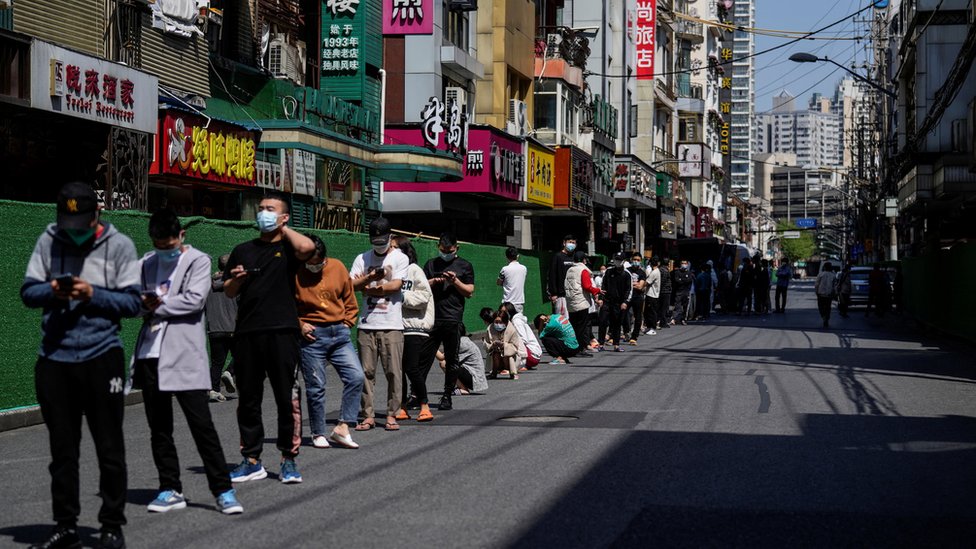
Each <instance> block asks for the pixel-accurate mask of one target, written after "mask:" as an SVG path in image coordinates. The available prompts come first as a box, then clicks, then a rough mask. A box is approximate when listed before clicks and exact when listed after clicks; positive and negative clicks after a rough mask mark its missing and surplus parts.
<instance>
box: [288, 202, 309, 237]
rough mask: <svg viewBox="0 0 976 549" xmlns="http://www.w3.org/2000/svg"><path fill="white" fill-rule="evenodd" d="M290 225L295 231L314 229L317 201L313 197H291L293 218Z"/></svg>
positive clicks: (289, 222)
mask: <svg viewBox="0 0 976 549" xmlns="http://www.w3.org/2000/svg"><path fill="white" fill-rule="evenodd" d="M288 225H290V226H291V227H292V228H294V229H299V228H301V229H311V228H312V227H314V226H315V199H314V198H312V197H311V196H302V195H297V194H293V195H291V216H290V219H289V221H288Z"/></svg>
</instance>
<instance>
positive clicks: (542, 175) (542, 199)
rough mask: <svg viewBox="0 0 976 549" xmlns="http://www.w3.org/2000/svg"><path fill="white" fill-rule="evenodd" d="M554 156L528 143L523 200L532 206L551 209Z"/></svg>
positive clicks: (554, 172) (544, 149) (543, 148)
mask: <svg viewBox="0 0 976 549" xmlns="http://www.w3.org/2000/svg"><path fill="white" fill-rule="evenodd" d="M555 163H556V155H555V154H554V153H553V152H552V151H550V150H549V149H547V148H545V147H540V146H538V145H536V144H535V143H532V142H529V162H528V169H527V170H526V175H525V178H526V180H527V181H526V186H525V189H526V195H525V199H526V201H528V202H531V203H533V204H539V205H542V206H548V207H550V208H551V207H552V203H553V181H554V179H555V177H556V171H555Z"/></svg>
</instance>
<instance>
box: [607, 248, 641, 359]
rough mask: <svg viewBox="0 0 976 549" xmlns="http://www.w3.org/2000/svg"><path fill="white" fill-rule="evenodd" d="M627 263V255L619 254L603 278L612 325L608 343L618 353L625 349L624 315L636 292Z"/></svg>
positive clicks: (608, 313) (610, 323)
mask: <svg viewBox="0 0 976 549" xmlns="http://www.w3.org/2000/svg"><path fill="white" fill-rule="evenodd" d="M626 261H627V254H625V253H624V252H618V253H617V255H615V256H614V257H613V268H612V269H608V270H607V274H606V276H605V277H604V278H603V292H604V294H603V302H604V306H605V307H606V308H607V315H608V317H609V325H610V340H609V342H608V343H609V344H610V345H613V350H614V351H616V352H618V353H622V352H623V348H621V347H620V329H621V324H623V318H624V315H626V314H627V307H628V305H627V304H628V303H630V300H631V298H632V297H633V295H632V294H633V292H634V284H633V278H631V276H630V272H629V271H627V270H626V269H625V268H624V263H625V262H626ZM608 350H609V349H608Z"/></svg>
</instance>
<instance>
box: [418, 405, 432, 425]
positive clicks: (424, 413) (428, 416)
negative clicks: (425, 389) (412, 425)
mask: <svg viewBox="0 0 976 549" xmlns="http://www.w3.org/2000/svg"><path fill="white" fill-rule="evenodd" d="M433 420H434V414H432V413H430V408H426V409H422V410H420V415H419V416H417V421H419V422H421V423H422V422H425V421H433Z"/></svg>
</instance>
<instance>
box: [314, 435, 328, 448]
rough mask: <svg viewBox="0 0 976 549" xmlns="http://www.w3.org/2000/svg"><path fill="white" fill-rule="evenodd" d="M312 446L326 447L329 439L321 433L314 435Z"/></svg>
mask: <svg viewBox="0 0 976 549" xmlns="http://www.w3.org/2000/svg"><path fill="white" fill-rule="evenodd" d="M312 446H315V447H316V448H328V447H329V439H327V438H325V436H323V435H315V436H314V437H312Z"/></svg>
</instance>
